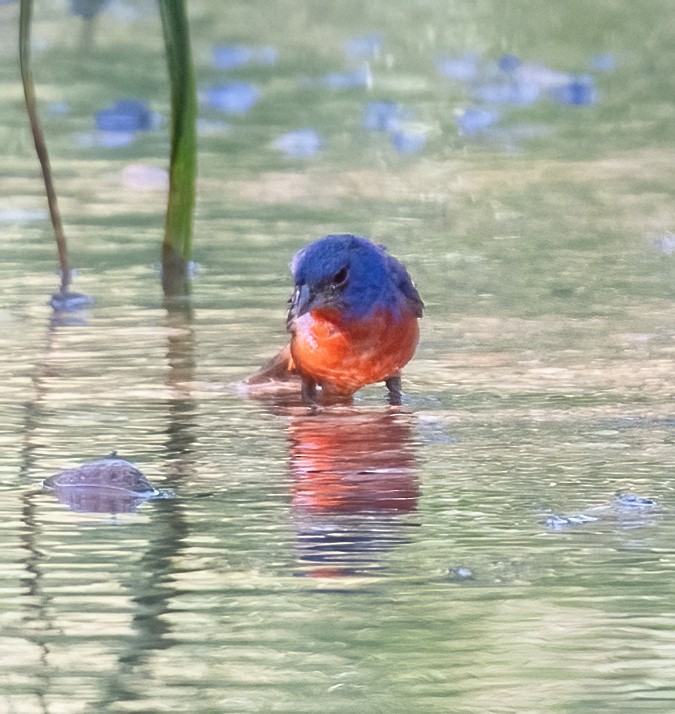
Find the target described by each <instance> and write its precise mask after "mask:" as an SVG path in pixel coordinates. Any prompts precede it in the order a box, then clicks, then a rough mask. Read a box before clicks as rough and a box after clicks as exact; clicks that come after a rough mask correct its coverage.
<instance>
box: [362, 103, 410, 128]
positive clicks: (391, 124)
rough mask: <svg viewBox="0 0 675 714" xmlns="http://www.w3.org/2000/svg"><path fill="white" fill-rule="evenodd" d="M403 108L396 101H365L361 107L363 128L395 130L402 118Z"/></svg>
mask: <svg viewBox="0 0 675 714" xmlns="http://www.w3.org/2000/svg"><path fill="white" fill-rule="evenodd" d="M403 115H404V112H403V109H402V107H401V105H400V104H397V103H396V102H389V101H381V102H366V103H365V105H364V107H363V128H364V129H368V131H395V130H397V129H398V128H399V127H400V125H401V121H402V119H403Z"/></svg>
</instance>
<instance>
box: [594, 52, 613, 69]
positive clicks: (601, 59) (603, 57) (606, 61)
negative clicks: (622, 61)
mask: <svg viewBox="0 0 675 714" xmlns="http://www.w3.org/2000/svg"><path fill="white" fill-rule="evenodd" d="M616 64H617V62H616V57H615V56H614V55H613V54H611V52H600V53H599V54H597V55H594V56H593V57H591V59H590V60H589V62H588V67H589V69H591V70H593V71H595V72H611V71H613V70H615V69H616Z"/></svg>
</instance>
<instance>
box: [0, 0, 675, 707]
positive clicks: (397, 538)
mask: <svg viewBox="0 0 675 714" xmlns="http://www.w3.org/2000/svg"><path fill="white" fill-rule="evenodd" d="M37 5H38V6H39V7H37V8H36V18H35V22H36V24H35V31H34V44H35V47H36V57H35V77H36V81H37V93H38V97H39V99H40V100H41V103H42V104H41V106H42V109H43V112H42V115H43V120H44V123H45V129H46V133H47V139H48V142H49V146H50V149H51V155H52V164H53V168H54V172H55V179H56V185H57V190H58V191H59V195H60V199H61V207H62V213H63V218H64V223H65V226H66V230H67V234H68V237H69V241H70V249H71V254H72V260H73V263H74V265H75V267H76V268H77V269H78V271H79V272H78V277H77V278H76V281H75V285H74V287H75V289H76V290H78V291H80V292H84V293H87V294H90V295H92V296H94V298H95V301H96V302H95V305H94V306H93V308H91V309H90V310H89V311H88V312H87V313H86V314H78V315H73V316H70V318H69V319H64V320H61V321H57V322H54V321H51V320H50V318H51V311H50V308H49V307H48V306H47V301H48V299H49V296H50V295H51V293H52V292H54V291H55V290H56V288H57V287H58V278H57V276H56V275H55V273H54V270H55V251H54V247H53V243H52V239H51V233H50V229H49V225H48V222H47V221H46V220H45V219H44V218H40V217H39V216H40V212H41V211H42V212H44V210H45V201H44V198H43V191H42V185H41V182H40V180H39V174H38V168H37V163H36V160H35V157H34V153H33V148H32V144H31V139H30V136H29V133H28V129H27V121H26V119H25V116H24V113H23V109H22V102H21V88H20V82H19V73H18V66H17V63H16V52H15V49H14V48H15V38H16V36H17V34H18V33H17V31H16V18H17V14H18V11H17V8H16V7H14V6H11V5H10V6H0V59H1V62H0V64H1V68H0V87H1V89H2V96H3V102H2V103H1V104H0V137H2V144H1V146H2V149H1V150H0V151H1V155H2V164H1V169H0V250H1V251H2V252H1V255H2V260H1V261H0V291H1V301H0V334H1V338H2V355H3V359H2V360H1V363H0V379H1V382H0V445H1V448H0V491H1V493H2V498H0V529H1V530H2V536H1V537H0V711H2V712H5V711H6V712H20V713H21V714H23V713H24V712H27V713H28V712H102V711H106V712H107V711H110V712H162V711H171V712H175V711H195V712H254V711H255V712H271V711H284V712H318V711H321V712H380V711H387V712H549V711H550V712H586V711H611V712H636V711H651V712H669V711H672V710H673V708H674V707H675V684H674V682H675V616H674V614H673V610H674V604H675V585H674V582H675V580H674V577H673V571H674V569H675V522H674V520H673V513H674V511H675V494H674V492H673V486H672V482H673V478H674V475H675V406H674V404H675V374H674V369H673V366H674V359H675V308H674V305H673V298H674V297H675V287H674V286H675V255H674V254H673V249H672V242H670V241H672V234H671V232H672V231H673V230H675V228H674V226H675V221H674V216H673V206H674V205H675V204H674V201H673V198H674V196H673V194H674V192H673V185H675V151H674V150H673V146H674V139H675V136H674V134H675V132H674V131H673V126H675V122H674V119H675V111H674V109H673V100H674V98H675V92H674V89H673V80H672V77H673V72H672V68H673V66H674V59H675V57H674V51H673V47H674V45H673V42H672V38H673V35H674V31H675V17H674V13H673V9H672V7H671V3H669V2H668V1H667V0H662V1H654V2H649V3H637V2H631V1H630V0H620V1H618V2H609V1H601V2H594V3H585V2H579V1H576V0H575V1H568V2H565V3H558V4H551V3H541V2H503V1H501V0H492V1H489V2H488V1H482V2H472V3H459V2H447V1H441V0H429V1H428V2H421V1H418V2H413V1H412V0H410V1H408V0H406V1H404V2H398V3H391V2H365V3H363V2H360V3H356V2H341V3H328V2H312V1H310V0H293V1H287V2H279V3H268V2H232V3H228V4H227V5H225V4H224V5H223V8H222V9H220V10H219V9H217V8H216V7H215V5H216V4H215V3H209V2H206V1H204V2H197V1H191V2H190V17H191V21H192V32H193V44H194V52H195V58H196V66H197V74H198V79H199V82H200V85H205V84H209V83H212V82H217V81H221V80H222V79H223V78H224V77H230V78H235V79H240V80H242V81H250V82H254V83H255V84H256V85H257V86H258V87H259V88H260V90H261V92H262V98H261V100H260V102H259V103H258V104H257V105H256V106H255V107H254V108H253V109H252V110H251V111H250V112H249V113H248V114H246V115H245V116H243V117H232V118H224V117H221V116H219V115H218V113H217V112H215V111H210V112H209V111H207V110H205V111H204V118H207V119H209V120H211V122H212V123H211V124H209V125H208V126H207V127H206V128H205V129H202V134H201V137H200V157H199V160H200V177H199V187H198V207H197V215H196V223H195V260H196V262H197V263H198V264H199V269H198V271H197V274H196V278H195V282H194V290H193V297H192V301H191V308H190V309H187V308H186V310H184V311H181V310H177V311H174V312H171V313H167V311H166V309H165V308H164V307H163V306H162V299H161V295H160V288H159V276H158V273H157V270H156V268H155V267H154V266H155V263H156V262H157V259H158V254H159V245H160V242H161V236H162V221H163V210H164V205H165V195H164V193H163V192H162V190H152V189H150V188H147V187H146V188H139V186H138V185H137V184H136V183H134V181H133V180H132V179H133V169H129V165H133V164H147V165H152V166H160V167H161V166H164V165H165V164H166V156H167V155H168V137H167V135H166V122H165V123H164V125H163V126H161V127H160V128H158V129H156V130H153V131H150V132H147V133H145V134H142V135H141V136H139V138H138V139H137V141H136V142H135V144H133V145H132V146H131V147H128V148H122V149H105V148H87V147H86V146H82V145H81V144H82V140H81V139H78V137H79V136H80V135H82V134H87V133H90V132H91V131H92V126H93V119H92V115H93V113H94V112H95V111H97V110H99V109H101V108H103V107H104V106H106V105H107V104H110V103H111V102H112V101H114V100H115V99H118V98H120V97H144V98H146V99H148V101H149V102H150V104H151V106H152V108H153V109H154V110H155V111H157V112H158V113H159V114H160V115H163V116H165V117H166V115H167V93H168V90H167V81H166V70H165V66H164V60H163V55H162V45H161V29H160V24H159V19H158V17H157V14H156V11H155V9H154V6H153V5H152V4H143V3H125V4H120V3H118V4H115V3H114V4H113V5H112V6H111V7H110V9H109V10H107V11H106V12H105V13H104V14H102V15H101V16H100V17H99V18H98V20H97V21H96V24H95V26H94V27H93V28H91V29H92V30H93V32H92V34H91V36H90V37H88V36H87V34H86V31H85V30H83V27H82V22H81V21H80V20H79V18H72V17H69V16H67V15H66V7H65V6H64V5H62V4H61V3H56V2H47V3H38V4H37ZM373 31H379V32H381V33H382V38H383V40H382V48H381V51H380V52H379V53H378V54H377V56H374V57H371V58H370V68H371V72H372V86H371V87H370V88H363V87H360V88H359V87H357V88H352V89H347V90H342V91H329V90H327V89H324V88H317V87H313V88H308V87H307V86H304V85H303V84H302V82H300V83H298V77H300V76H305V77H317V76H322V75H325V74H326V73H328V72H337V71H342V70H343V69H345V68H350V67H354V66H357V67H358V66H360V62H355V63H354V62H350V61H347V60H345V58H344V54H343V49H342V48H343V43H344V41H345V40H346V39H348V38H350V37H354V36H357V35H362V34H364V33H367V32H373ZM219 43H220V44H235V43H241V44H245V45H251V46H255V47H264V46H272V47H275V48H277V49H278V51H279V60H278V62H277V63H276V64H273V65H271V66H266V65H263V66H260V65H253V66H250V67H246V68H242V69H238V70H232V71H229V72H225V71H223V70H216V69H214V68H213V67H212V66H211V64H210V56H211V49H212V47H213V45H215V44H219ZM466 51H473V52H477V53H479V54H480V55H481V56H482V57H485V58H488V59H492V60H494V59H496V58H498V57H500V56H501V55H503V54H505V53H513V54H516V55H518V56H519V57H522V58H524V59H528V60H531V61H534V62H541V63H543V64H546V65H547V66H549V67H554V68H556V69H559V70H562V71H567V72H574V73H585V72H587V71H588V69H587V65H588V61H589V58H591V57H592V56H594V55H597V54H598V53H611V54H612V56H614V57H615V58H616V67H615V68H614V69H612V70H611V71H609V72H597V73H596V74H595V77H596V84H597V89H598V101H597V104H596V105H595V106H590V107H578V106H561V105H559V104H556V103H555V102H551V101H541V102H537V103H536V104H534V105H532V106H528V107H515V108H509V107H505V108H502V111H503V112H504V114H505V118H504V121H503V127H504V129H505V131H504V132H502V133H488V134H487V135H486V136H482V137H481V136H479V137H477V138H474V137H463V136H460V135H459V134H458V132H457V128H456V126H455V122H454V115H455V112H457V111H458V110H460V109H462V108H464V107H466V106H468V105H470V104H471V100H470V98H469V93H468V90H467V88H466V86H464V85H463V84H461V83H458V82H453V81H452V80H450V79H447V78H443V77H440V76H439V75H438V73H437V71H436V68H435V60H436V58H437V57H438V56H439V55H443V54H461V53H464V52H466ZM369 99H389V100H393V101H396V102H400V103H402V104H404V105H405V106H406V107H408V108H409V109H410V110H411V111H413V112H414V113H415V116H414V118H413V119H412V121H413V122H415V123H414V125H413V127H412V128H414V129H416V130H421V131H423V132H425V133H426V136H427V143H426V145H425V147H424V148H423V150H422V151H421V152H419V153H417V154H414V155H412V156H401V155H398V154H397V153H396V152H395V150H394V149H393V148H392V146H391V145H390V143H389V141H388V138H387V137H386V136H385V135H384V134H382V133H368V132H366V131H365V130H364V129H363V128H362V127H361V111H362V109H361V107H362V104H363V102H364V101H366V100H369ZM50 102H65V103H67V105H68V107H69V111H68V112H67V113H65V114H62V113H59V112H54V111H53V109H52V110H50V107H53V105H50V104H49V103H50ZM222 121H226V122H227V125H228V126H227V127H222V126H221V125H220V124H218V123H217V122H222ZM214 122H215V123H214ZM302 127H314V128H315V129H317V131H319V132H321V133H322V134H323V136H324V139H325V142H326V143H325V147H324V148H323V150H322V151H320V152H319V153H318V154H317V155H316V156H314V157H310V158H306V159H299V158H298V159H287V158H285V157H284V156H282V155H281V154H280V153H279V151H277V150H276V149H275V148H274V147H273V142H274V140H275V138H276V137H277V136H279V135H280V134H282V133H283V132H286V131H290V130H292V129H297V128H302ZM514 127H515V129H514ZM522 127H526V129H523V128H522ZM527 127H530V129H527ZM532 127H534V128H535V129H536V130H533V129H532ZM523 133H529V134H534V137H530V138H523V136H522V134H523ZM336 231H340V232H344V231H350V232H355V233H360V234H363V235H367V236H370V237H372V238H373V239H375V240H377V241H379V242H383V243H386V244H387V245H388V246H389V248H390V250H391V251H392V252H393V253H394V254H395V255H397V256H399V257H400V258H401V259H402V260H403V261H404V262H405V263H406V265H407V266H408V267H409V270H410V272H411V274H412V275H413V276H414V278H415V281H416V283H417V285H418V287H419V289H420V292H421V293H422V295H423V297H424V299H425V301H426V304H427V311H426V316H425V318H424V320H423V324H422V328H423V329H422V340H421V343H420V346H419V349H418V353H417V356H416V358H415V359H414V361H413V362H412V363H411V364H410V365H409V366H408V368H407V369H406V371H405V374H404V385H405V390H406V395H407V396H406V401H405V404H404V407H403V409H402V410H401V411H397V412H391V411H390V410H389V409H388V408H387V407H386V406H385V403H384V395H383V389H382V387H381V386H375V387H372V388H368V389H367V390H364V391H363V392H362V393H361V394H360V395H358V397H357V399H356V401H355V404H354V407H353V408H335V409H328V410H324V411H321V412H320V413H318V414H314V415H312V414H310V413H308V412H307V410H304V409H302V408H297V407H293V408H289V407H286V406H284V405H282V404H273V403H266V402H259V401H253V400H248V399H246V398H243V397H242V396H241V395H240V394H238V393H237V392H236V391H235V390H233V389H232V388H231V387H229V386H228V385H229V384H230V383H231V382H234V381H236V380H238V379H241V378H242V377H245V376H246V375H247V374H249V373H251V372H252V371H253V370H254V369H255V368H256V367H257V366H258V365H259V364H260V363H261V362H262V360H264V359H265V358H266V357H268V356H269V355H271V354H272V353H273V352H274V350H275V349H276V348H277V347H278V346H279V345H281V344H283V341H284V340H285V333H284V321H285V307H286V303H285V301H286V298H287V297H288V294H289V277H288V272H287V264H288V261H289V260H290V257H291V256H292V254H293V252H294V251H295V250H297V249H298V248H299V247H300V246H302V245H304V244H305V243H307V242H308V241H309V240H312V239H314V238H316V237H318V236H320V235H323V234H325V233H327V232H336ZM669 236H670V237H669ZM113 450H117V451H118V452H119V453H120V454H121V455H123V456H125V457H127V458H130V459H131V460H133V461H134V462H135V463H137V464H138V465H139V467H140V468H141V469H142V470H143V472H144V473H145V475H146V476H147V477H148V479H149V480H150V481H151V482H152V483H153V484H154V485H155V486H157V487H161V488H171V489H173V490H174V492H175V494H176V495H175V498H173V499H166V500H159V501H150V502H147V503H144V504H140V505H139V506H138V508H137V510H136V511H132V512H128V513H117V515H114V516H113V515H110V514H109V513H105V512H103V513H101V512H95V511H96V509H95V505H96V503H92V502H88V504H83V503H80V504H79V507H74V508H70V507H69V506H68V504H65V503H61V502H59V500H58V499H57V498H56V496H55V494H53V493H50V492H44V491H43V490H42V489H41V488H40V484H41V482H42V480H43V479H44V478H46V477H48V476H50V475H51V474H53V473H55V472H56V471H58V470H59V469H62V468H65V467H69V466H73V465H77V464H78V463H84V462H86V461H89V460H92V459H97V458H100V457H101V456H103V455H105V454H108V453H110V452H111V451H113ZM622 491H630V492H632V493H634V494H637V495H639V496H641V497H643V498H647V499H651V500H652V501H656V505H650V506H644V507H638V508H631V507H620V505H618V504H617V501H616V493H617V492H622ZM87 505H88V508H87ZM117 510H120V509H117ZM552 515H558V516H568V517H575V516H580V515H582V516H583V515H586V516H588V517H589V519H592V520H588V521H587V522H583V523H581V522H577V521H574V518H572V521H573V522H572V523H571V525H568V526H565V525H562V526H560V527H559V528H552V527H550V526H547V525H546V523H545V522H543V521H545V519H546V518H549V517H551V516H552Z"/></svg>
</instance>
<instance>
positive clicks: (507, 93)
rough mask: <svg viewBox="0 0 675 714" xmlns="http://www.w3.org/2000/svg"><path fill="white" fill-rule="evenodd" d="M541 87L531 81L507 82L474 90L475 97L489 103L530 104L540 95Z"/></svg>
mask: <svg viewBox="0 0 675 714" xmlns="http://www.w3.org/2000/svg"><path fill="white" fill-rule="evenodd" d="M540 94H541V92H540V89H539V87H538V86H537V85H536V84H533V83H530V82H507V83H504V84H488V85H485V86H482V87H476V88H475V89H474V90H473V96H474V98H475V99H477V100H479V101H481V102H487V103H488V104H514V105H516V106H523V107H524V106H529V105H530V104H534V103H535V102H536V101H537V100H538V99H539V97H540Z"/></svg>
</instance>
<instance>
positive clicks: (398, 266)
mask: <svg viewBox="0 0 675 714" xmlns="http://www.w3.org/2000/svg"><path fill="white" fill-rule="evenodd" d="M387 269H388V270H389V274H390V275H391V277H392V279H393V281H394V284H395V285H396V287H397V288H398V290H399V292H400V293H401V295H402V296H403V298H404V299H405V301H406V303H407V304H408V307H410V309H411V310H412V312H413V314H414V315H415V316H416V317H422V315H423V314H424V303H423V302H422V298H421V297H420V294H419V293H418V292H417V288H416V287H415V285H414V283H413V281H412V280H411V278H410V275H408V271H407V270H406V269H405V267H404V265H403V264H402V263H400V262H399V261H398V260H396V258H394V257H393V256H390V255H388V256H387Z"/></svg>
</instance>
